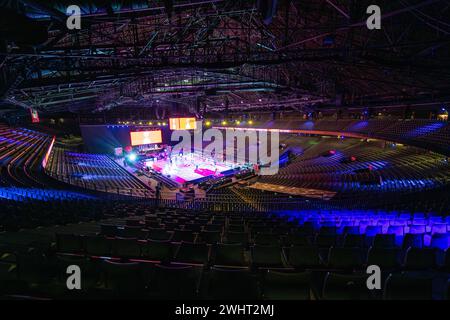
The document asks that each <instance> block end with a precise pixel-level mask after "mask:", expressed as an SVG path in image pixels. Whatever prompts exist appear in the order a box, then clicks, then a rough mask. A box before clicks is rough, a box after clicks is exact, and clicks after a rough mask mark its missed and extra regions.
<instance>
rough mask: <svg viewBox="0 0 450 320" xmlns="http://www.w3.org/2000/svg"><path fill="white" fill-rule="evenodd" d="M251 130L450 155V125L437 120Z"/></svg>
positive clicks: (279, 123)
mask: <svg viewBox="0 0 450 320" xmlns="http://www.w3.org/2000/svg"><path fill="white" fill-rule="evenodd" d="M245 126H246V125H245V124H243V125H242V126H241V127H245ZM251 127H253V128H254V127H257V128H272V129H291V130H303V131H308V132H310V131H311V133H313V132H314V131H330V132H338V133H343V134H345V133H355V134H361V135H364V136H367V137H371V138H379V139H385V140H389V141H395V142H400V143H405V144H411V145H415V146H418V147H421V148H425V149H430V150H434V151H436V152H440V153H443V154H446V155H450V134H449V131H450V125H449V124H448V122H443V121H436V120H410V119H407V120H315V121H304V120H271V121H269V122H266V123H264V122H261V123H255V124H254V125H251Z"/></svg>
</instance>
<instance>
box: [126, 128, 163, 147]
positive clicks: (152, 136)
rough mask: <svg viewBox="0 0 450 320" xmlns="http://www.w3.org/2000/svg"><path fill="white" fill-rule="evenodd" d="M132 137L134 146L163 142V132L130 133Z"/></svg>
mask: <svg viewBox="0 0 450 320" xmlns="http://www.w3.org/2000/svg"><path fill="white" fill-rule="evenodd" d="M130 136H131V145H132V146H140V145H143V144H153V143H161V142H162V134H161V130H153V131H136V132H130Z"/></svg>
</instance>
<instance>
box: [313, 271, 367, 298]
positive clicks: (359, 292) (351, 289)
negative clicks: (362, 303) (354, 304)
mask: <svg viewBox="0 0 450 320" xmlns="http://www.w3.org/2000/svg"><path fill="white" fill-rule="evenodd" d="M366 282H367V275H365V274H362V275H342V274H335V273H327V275H326V276H325V280H324V285H323V290H322V298H323V299H325V300H368V299H371V298H372V297H373V295H372V294H371V292H370V290H369V289H368V288H367V283H366Z"/></svg>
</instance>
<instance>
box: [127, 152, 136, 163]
mask: <svg viewBox="0 0 450 320" xmlns="http://www.w3.org/2000/svg"><path fill="white" fill-rule="evenodd" d="M136 159H137V156H136V154H135V153H130V154H129V155H128V160H130V161H131V162H134V161H136Z"/></svg>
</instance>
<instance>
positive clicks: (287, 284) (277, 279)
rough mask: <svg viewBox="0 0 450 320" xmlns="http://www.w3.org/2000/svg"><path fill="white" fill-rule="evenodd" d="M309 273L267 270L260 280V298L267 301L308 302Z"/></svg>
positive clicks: (309, 296) (309, 294) (309, 293)
mask: <svg viewBox="0 0 450 320" xmlns="http://www.w3.org/2000/svg"><path fill="white" fill-rule="evenodd" d="M310 286H311V273H310V272H301V273H288V272H278V271H273V270H267V272H265V273H264V275H263V280H262V297H263V299H267V300H310V299H311V295H312V294H311V288H310Z"/></svg>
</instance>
